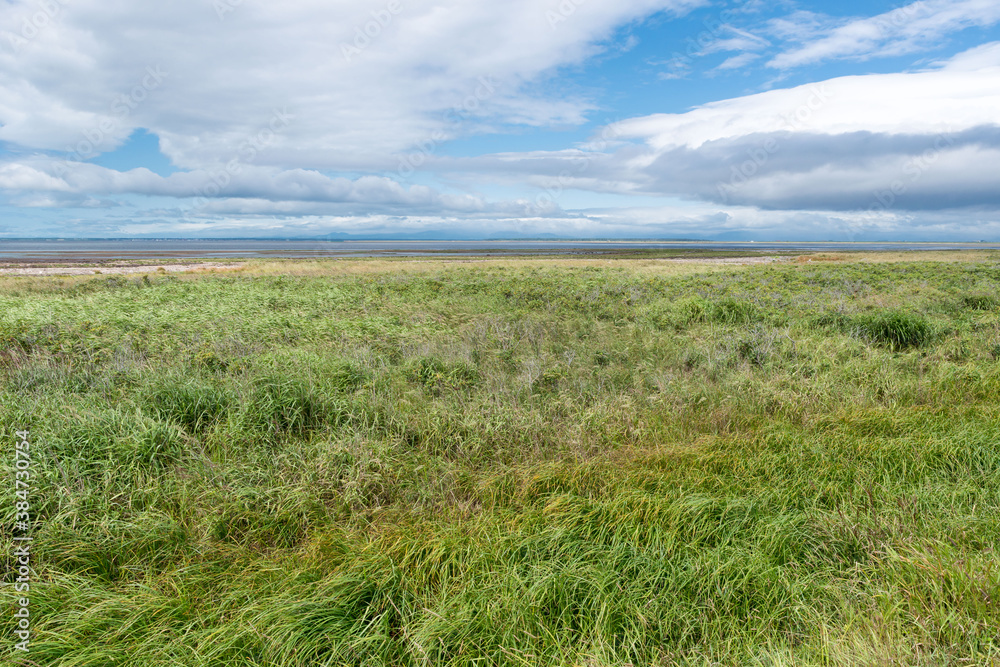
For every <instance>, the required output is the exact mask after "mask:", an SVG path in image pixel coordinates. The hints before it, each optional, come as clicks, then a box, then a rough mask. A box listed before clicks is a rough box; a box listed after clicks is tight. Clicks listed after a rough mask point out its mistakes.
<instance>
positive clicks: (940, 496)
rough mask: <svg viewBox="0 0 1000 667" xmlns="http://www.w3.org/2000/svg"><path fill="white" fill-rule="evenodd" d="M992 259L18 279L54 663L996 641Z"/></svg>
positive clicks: (38, 602) (37, 587) (606, 655)
mask: <svg viewBox="0 0 1000 667" xmlns="http://www.w3.org/2000/svg"><path fill="white" fill-rule="evenodd" d="M969 257H970V258H971V259H970V260H969V261H951V262H938V261H933V262H932V261H913V260H914V256H913V255H907V256H899V257H897V256H892V257H889V258H888V259H889V260H890V261H885V262H881V261H878V257H877V256H862V255H853V254H852V255H844V256H837V257H835V258H834V257H830V258H817V257H815V256H813V259H821V260H822V259H828V260H829V261H815V262H786V263H776V264H768V265H754V266H733V265H728V266H727V265H719V264H714V265H709V264H706V265H698V264H691V263H686V264H678V265H673V266H671V265H669V264H667V263H666V262H664V261H663V260H661V259H657V258H646V257H644V258H638V259H634V260H615V261H609V260H607V259H584V258H577V259H560V260H558V261H542V260H513V259H508V260H501V261H496V262H471V261H461V262H452V263H443V262H417V261H385V260H375V261H372V262H360V261H358V262H353V261H352V262H322V261H307V262H288V263H280V262H269V263H264V262H257V263H249V264H248V265H247V266H246V267H244V268H243V269H240V270H239V271H234V272H225V273H205V274H200V275H194V274H190V275H181V276H172V275H165V274H151V275H149V276H145V277H142V278H122V277H117V276H114V277H108V276H100V277H91V278H88V279H81V278H72V279H62V278H46V279H39V278H31V279H23V280H21V279H12V278H3V279H0V394H2V397H0V432H2V433H3V434H4V437H5V438H7V439H8V441H12V437H13V431H14V430H15V429H22V428H24V427H26V426H27V427H30V428H31V429H32V441H33V443H34V444H33V448H34V449H33V450H32V451H33V459H34V460H33V463H32V474H33V478H32V487H33V490H32V499H31V504H32V507H31V511H32V516H33V519H34V525H33V531H32V534H33V537H34V542H33V546H32V549H33V563H34V564H35V568H36V570H35V572H34V573H33V577H34V581H35V582H37V584H33V586H32V590H31V596H32V597H31V605H32V619H33V621H32V623H33V628H34V632H35V634H34V637H33V642H32V647H31V654H30V658H31V660H32V661H33V662H34V663H35V664H39V665H42V664H44V665H56V666H60V667H77V666H83V665H102V666H104V665H126V664H127V665H137V666H150V667H152V666H157V667H159V666H164V665H177V664H183V665H194V666H197V665H204V666H206V667H207V666H209V665H211V666H213V667H214V666H217V665H231V666H233V667H236V666H240V667H246V666H253V665H256V666H261V667H262V666H264V665H268V666H271V665H279V666H287V667H293V666H295V667H306V666H310V667H311V666H314V665H430V664H434V665H438V664H440V665H455V666H458V665H469V666H472V665H527V664H530V665H587V666H593V667H596V666H599V665H601V666H603V665H609V666H610V665H626V664H631V665H709V664H722V665H858V664H865V665H914V666H917V665H938V664H993V663H995V662H996V661H998V660H1000V640H998V638H997V632H996V628H997V627H1000V602H998V601H1000V568H997V567H996V551H995V550H996V548H997V546H996V545H998V544H1000V523H998V521H997V516H998V515H1000V447H998V445H997V443H1000V411H998V410H997V407H996V406H997V404H998V401H1000V366H998V365H997V359H998V358H1000V311H998V309H997V308H996V303H995V302H994V301H993V299H992V297H990V295H991V294H992V293H993V292H994V291H995V286H996V284H997V281H998V280H1000V268H998V265H997V263H996V261H995V258H994V257H991V256H988V255H985V254H977V255H970V256H969ZM949 259H955V258H952V257H949ZM906 260H909V261H906ZM13 466H14V462H13V459H12V458H11V457H5V458H3V459H2V463H0V468H2V472H3V474H4V475H6V476H7V478H8V479H13V474H14V467H13ZM5 507H6V508H7V509H6V511H7V513H8V515H7V516H6V517H5V519H4V521H3V523H2V526H0V533H2V535H3V537H4V539H5V541H6V544H7V545H8V547H10V546H11V545H12V544H13V543H12V542H11V537H12V536H13V535H12V533H11V528H10V527H11V526H12V525H13V520H14V517H13V512H14V506H13V504H12V503H7V504H6V505H5ZM6 553H11V548H8V549H7V550H6ZM9 560H10V559H9V557H8V561H9ZM14 571H15V569H14V567H13V565H12V564H11V563H10V562H8V567H6V568H5V569H4V572H5V573H6V574H4V575H3V576H4V577H5V579H4V581H5V586H4V587H3V588H2V589H0V590H2V591H3V593H2V596H3V600H4V602H5V603H9V604H14V601H15V599H16V594H15V592H14V591H13V588H12V586H11V583H12V576H13V575H12V574H11V573H12V572H14ZM19 658H20V656H18V655H15V654H14V653H13V651H12V648H11V646H10V645H8V646H5V647H0V663H3V664H8V663H9V664H20V663H18V660H19Z"/></svg>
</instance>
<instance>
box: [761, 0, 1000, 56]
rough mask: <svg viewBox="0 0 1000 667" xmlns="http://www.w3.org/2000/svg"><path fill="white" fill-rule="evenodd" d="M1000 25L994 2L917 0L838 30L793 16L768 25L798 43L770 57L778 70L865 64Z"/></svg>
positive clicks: (825, 20) (829, 22)
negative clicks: (837, 62) (835, 62)
mask: <svg viewBox="0 0 1000 667" xmlns="http://www.w3.org/2000/svg"><path fill="white" fill-rule="evenodd" d="M997 22H1000V3H998V2H997V1H996V0H919V1H918V2H913V3H910V4H908V5H904V6H902V7H897V8H896V9H894V10H892V11H889V12H885V13H883V14H879V15H878V16H873V17H870V18H863V19H855V20H851V21H848V22H845V23H841V24H839V25H836V24H835V21H834V20H833V19H830V18H829V17H823V16H821V15H817V14H811V13H807V12H798V13H795V14H792V15H791V16H789V17H787V18H785V19H780V20H777V21H773V22H772V29H773V30H774V31H775V33H777V34H779V35H781V36H784V37H785V38H790V39H793V40H796V41H798V42H800V43H802V45H801V46H797V47H794V48H791V49H788V50H786V51H784V52H783V53H780V54H779V55H777V56H775V57H774V58H773V59H772V60H771V61H770V62H769V63H768V64H769V65H770V66H771V67H775V68H778V69H788V68H791V67H800V66H802V65H807V64H811V63H817V62H821V61H824V60H831V59H836V58H855V59H866V58H872V57H882V56H895V55H900V54H905V53H913V52H916V51H919V50H922V49H925V48H928V47H930V46H934V45H936V44H937V43H939V42H940V41H941V40H942V39H944V38H945V37H946V36H948V35H949V34H950V33H953V32H956V31H958V30H962V29H964V28H969V27H974V26H990V25H993V24H995V23H997Z"/></svg>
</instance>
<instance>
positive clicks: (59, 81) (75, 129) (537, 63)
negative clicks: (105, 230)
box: [0, 0, 703, 170]
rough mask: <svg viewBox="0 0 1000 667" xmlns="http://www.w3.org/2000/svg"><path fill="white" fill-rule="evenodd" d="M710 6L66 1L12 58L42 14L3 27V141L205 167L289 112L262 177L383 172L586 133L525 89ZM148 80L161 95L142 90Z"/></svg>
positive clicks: (446, 0) (516, 0) (3, 20)
mask: <svg viewBox="0 0 1000 667" xmlns="http://www.w3.org/2000/svg"><path fill="white" fill-rule="evenodd" d="M702 1H703V0H616V1H615V2H609V1H601V0H590V1H589V2H584V3H577V4H574V3H569V6H570V7H572V11H566V9H565V5H566V4H567V3H565V2H562V3H560V2H558V1H556V0H544V1H542V2H539V0H511V1H510V2H503V3H495V2H487V1H480V2H468V1H466V0H405V1H403V0H380V1H379V2H356V1H353V0H333V1H331V0H296V1H295V2H285V3H277V4H276V3H268V2H263V1H262V0H245V1H244V2H241V3H237V2H228V3H226V2H222V1H221V0H220V2H216V3H214V5H215V6H218V5H220V4H221V6H223V7H228V8H229V11H224V12H220V13H217V11H216V9H215V8H213V7H214V5H213V3H212V2H206V1H204V0H178V1H177V2H170V3H163V2H155V1H153V0H136V1H134V2H128V3H117V2H116V3H109V2H106V0H73V2H72V3H71V5H67V7H66V8H65V9H64V10H63V11H62V12H61V13H60V14H59V15H58V16H56V17H55V18H54V19H53V20H52V21H51V22H50V23H49V24H48V25H47V26H46V27H45V28H44V29H43V30H39V31H38V34H37V35H35V36H34V37H33V39H31V40H30V41H28V42H27V43H26V45H24V46H23V47H22V48H20V50H19V51H18V52H15V51H14V50H13V49H12V48H8V44H7V41H8V40H6V39H2V36H3V35H5V34H6V35H10V34H16V33H18V31H20V30H21V27H20V26H19V24H18V20H19V19H20V18H22V17H23V16H24V15H30V14H31V13H32V12H34V11H37V7H36V6H35V5H34V3H31V2H28V1H27V0H18V1H16V2H13V3H11V2H8V3H7V7H6V8H5V10H4V12H3V14H2V16H0V31H6V33H4V32H0V125H2V127H0V140H4V141H8V142H13V143H15V144H18V145H20V146H25V147H31V148H38V149H48V150H65V149H67V147H76V146H77V145H78V144H80V143H81V142H86V141H90V139H94V141H90V143H91V144H93V145H94V146H93V147H94V150H97V151H99V150H108V149H111V148H114V147H115V146H117V145H119V144H120V143H121V142H122V141H123V140H124V139H125V138H126V137H128V136H129V134H130V133H131V131H132V130H134V129H135V128H139V127H143V128H148V129H149V130H150V131H151V132H153V133H155V134H157V135H158V136H159V137H160V139H161V143H160V146H161V150H162V151H163V152H164V153H165V154H166V155H167V157H169V158H170V160H171V161H172V162H173V163H174V164H175V165H177V166H179V167H181V168H185V169H198V168H204V167H208V166H215V165H218V164H224V163H225V162H227V161H229V160H230V159H232V157H233V156H234V155H236V154H237V153H238V151H239V150H240V147H241V146H243V145H245V143H246V142H247V141H249V140H251V139H252V138H254V137H257V136H258V135H260V133H262V132H266V130H267V128H268V125H269V124H270V123H271V120H272V118H273V116H274V114H275V110H284V111H285V112H286V113H287V114H288V116H289V117H290V122H289V123H288V124H287V125H283V126H282V127H281V128H280V131H277V132H276V133H275V136H274V137H272V138H271V139H270V140H269V141H268V142H267V145H266V150H260V151H259V152H258V154H257V155H256V156H255V159H254V163H255V164H258V165H273V166H285V167H299V168H316V169H340V170H373V169H374V170H377V169H387V168H392V167H394V166H395V158H394V157H393V155H394V154H395V153H399V152H403V151H406V150H408V149H410V148H411V147H413V146H414V145H417V144H419V143H421V142H426V141H428V140H431V138H432V137H439V139H437V140H438V141H443V140H444V139H445V138H450V137H452V136H455V135H456V134H459V133H462V132H471V131H474V130H475V129H476V128H477V127H480V126H482V125H483V124H490V123H516V124H523V125H548V124H559V123H562V124H574V123H580V122H582V121H583V119H584V113H585V112H586V111H587V110H588V109H589V108H590V107H589V103H588V102H587V101H586V100H579V99H572V98H569V99H566V98H565V97H564V96H561V95H558V94H557V95H552V96H548V97H540V96H533V95H530V94H527V93H526V92H525V84H527V83H530V82H532V81H535V80H536V79H537V78H538V77H540V76H542V75H544V74H546V73H548V72H551V71H552V70H553V69H554V68H556V67H559V66H562V65H567V64H573V63H578V62H580V61H582V60H583V59H584V58H586V57H587V56H589V55H592V54H593V53H595V52H596V50H597V49H598V48H599V47H598V46H597V44H598V43H599V42H601V40H604V39H606V38H607V37H609V36H610V35H611V33H612V31H613V30H614V29H615V28H616V27H617V26H620V25H621V24H622V23H625V22H628V21H630V20H633V19H637V18H640V17H643V16H646V15H648V14H650V13H653V12H656V11H660V10H664V11H673V12H683V11H686V10H688V9H690V8H691V7H694V6H696V5H698V4H701V2H702ZM53 2H57V0H53ZM553 13H555V14H554V15H556V16H558V17H559V18H560V20H559V21H558V22H557V23H553V21H552V18H551V16H552V15H553ZM366 31H367V33H368V34H367V35H366V34H365V33H366ZM147 68H154V69H156V68H158V71H161V72H163V73H164V75H163V77H162V81H160V82H158V83H156V85H155V86H152V87H150V86H148V85H146V84H144V82H146V83H147V84H148V83H149V82H148V80H147V79H148V75H147ZM484 81H485V82H487V83H486V84H484ZM144 85H145V88H144ZM122 96H124V98H123V97H122ZM449 110H457V112H453V113H452V114H451V115H450V116H446V113H447V112H449ZM456 119H457V120H459V121H461V122H460V123H456V122H454V121H455V120H456ZM85 145H86V144H85ZM83 157H87V155H86V154H85V155H83Z"/></svg>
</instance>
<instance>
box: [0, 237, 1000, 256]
mask: <svg viewBox="0 0 1000 667" xmlns="http://www.w3.org/2000/svg"><path fill="white" fill-rule="evenodd" d="M983 248H994V249H995V248H1000V244H994V243H919V244H914V243H850V244H845V243H746V242H739V243H707V242H706V243H701V242H667V241H665V242H656V241H648V242H646V241H283V240H271V239H262V240H245V239H164V240H155V239H112V240H79V239H58V240H57V239H53V240H47V239H45V240H23V239H15V240H8V239H0V261H93V260H100V259H168V258H195V257H198V258H201V257H204V258H211V259H225V258H242V257H247V258H249V257H290V258H294V257H299V258H306V257H377V256H421V255H429V256H437V255H464V256H489V255H497V254H508V253H546V254H580V253H599V252H615V251H621V250H633V249H646V250H663V249H689V250H693V249H713V250H763V251H776V250H792V251H825V250H826V251H836V250H962V249H983Z"/></svg>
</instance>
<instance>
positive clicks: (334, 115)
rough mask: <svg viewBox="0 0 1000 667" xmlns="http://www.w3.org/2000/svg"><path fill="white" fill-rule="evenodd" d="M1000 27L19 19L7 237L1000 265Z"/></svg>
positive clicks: (365, 13)
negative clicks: (988, 258)
mask: <svg viewBox="0 0 1000 667" xmlns="http://www.w3.org/2000/svg"><path fill="white" fill-rule="evenodd" d="M998 109H1000V3H997V2H996V1H995V0H921V1H919V2H913V3H890V2H881V1H869V2H860V1H856V0H851V1H840V2H836V3H834V2H820V1H812V2H806V1H800V2H795V1H788V2H780V1H779V2H763V1H761V0H738V1H731V2H722V1H717V2H715V1H709V0H510V1H509V2H506V3H494V2H487V1H485V0H480V1H472V0H450V1H449V0H436V1H432V0H373V1H371V2H368V1H357V0H352V1H351V2H336V1H334V2H331V1H329V0H293V1H290V2H287V3H282V4H280V5H278V4H275V3H265V2H263V1H262V0H179V1H178V2H175V3H169V4H165V3H153V2H146V1H145V0H136V1H134V2H131V3H128V4H127V5H126V4H121V3H108V2H106V1H104V0H72V1H70V0H30V1H29V0H25V1H22V0H3V1H2V2H0V238H2V237H8V238H9V237H115V236H152V237H166V236H205V237H232V236H282V237H288V236H292V237H295V236H306V237H308V236H321V235H326V234H353V235H360V236H364V235H366V234H380V235H382V234H395V235H399V236H409V235H418V234H426V233H434V234H438V235H445V236H448V235H450V236H455V237H491V236H493V237H503V236H514V235H522V236H524V235H527V236H532V235H541V234H546V235H549V234H556V235H561V236H567V237H599V238H608V237H623V238H708V239H755V240H774V239H784V240H819V239H832V240H872V239H905V240H979V239H984V238H986V239H991V240H993V239H996V240H1000V169H998V168H997V167H998V166H1000V129H998V123H1000V120H998V113H997V110H998Z"/></svg>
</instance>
